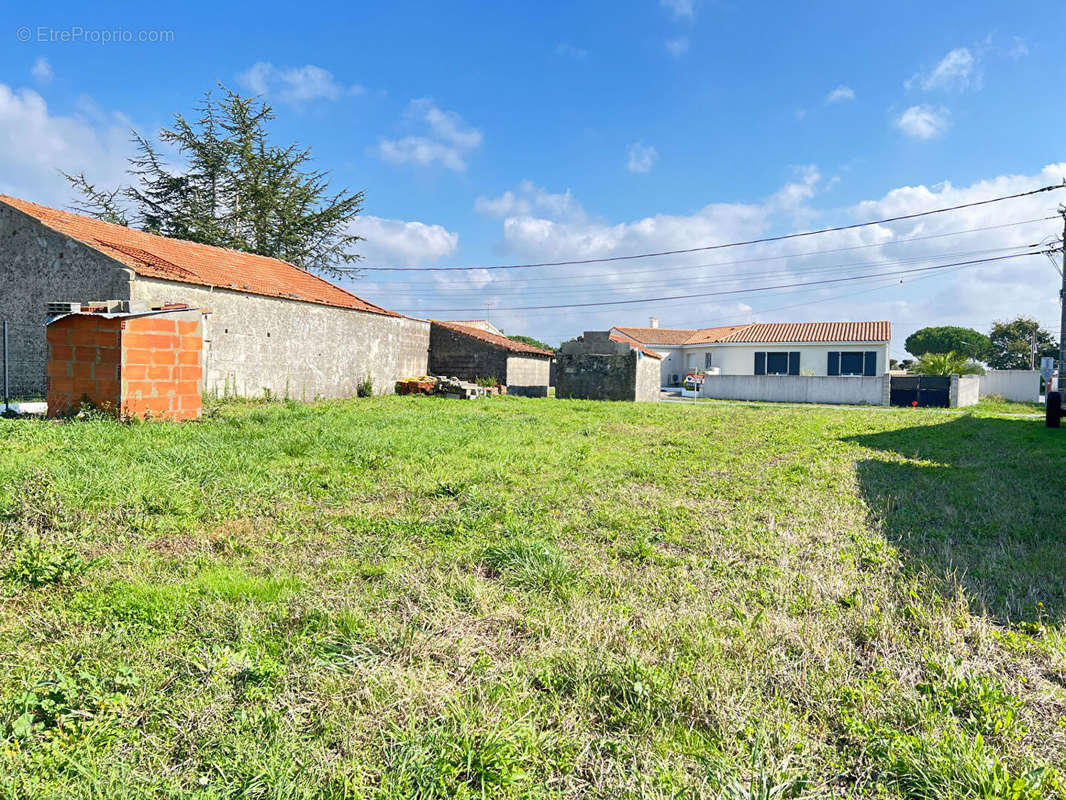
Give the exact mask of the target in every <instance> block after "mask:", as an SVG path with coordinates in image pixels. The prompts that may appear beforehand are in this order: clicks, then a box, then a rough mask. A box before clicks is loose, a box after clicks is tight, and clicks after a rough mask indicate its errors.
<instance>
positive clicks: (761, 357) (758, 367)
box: [755, 353, 766, 375]
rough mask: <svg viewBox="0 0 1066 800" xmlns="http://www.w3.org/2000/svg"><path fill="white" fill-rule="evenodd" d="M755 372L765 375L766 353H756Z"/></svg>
mask: <svg viewBox="0 0 1066 800" xmlns="http://www.w3.org/2000/svg"><path fill="white" fill-rule="evenodd" d="M755 374H756V375H765V374H766V353H756V354H755Z"/></svg>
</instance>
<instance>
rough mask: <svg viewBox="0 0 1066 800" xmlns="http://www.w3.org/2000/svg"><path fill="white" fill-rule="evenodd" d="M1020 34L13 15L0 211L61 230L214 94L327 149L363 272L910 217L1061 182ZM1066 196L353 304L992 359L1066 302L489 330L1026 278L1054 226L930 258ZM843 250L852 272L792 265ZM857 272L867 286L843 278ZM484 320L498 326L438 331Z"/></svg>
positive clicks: (587, 22) (390, 292)
mask: <svg viewBox="0 0 1066 800" xmlns="http://www.w3.org/2000/svg"><path fill="white" fill-rule="evenodd" d="M1006 8H1007V7H1006V6H1004V5H1003V4H1002V3H994V2H987V3H980V2H969V3H947V2H945V3H935V4H930V3H917V2H915V3H906V2H897V3H892V4H880V5H875V4H868V3H845V2H840V3H829V2H825V3H818V4H806V3H803V4H798V3H764V4H759V5H755V4H749V3H715V2H698V1H696V0H670V2H666V1H665V0H664V2H657V1H656V0H645V1H644V2H624V3H620V2H612V3H580V4H569V3H568V4H558V5H554V6H553V5H548V4H543V3H536V4H534V3H530V4H525V5H521V4H515V3H500V4H472V3H455V2H453V3H447V4H444V3H382V4H373V5H360V4H353V3H344V4H335V5H331V4H316V5H310V4H308V5H306V6H300V7H296V6H293V4H291V3H287V4H269V3H265V4H261V5H260V6H258V8H257V9H256V11H255V13H254V15H252V14H250V13H249V12H248V11H246V10H238V9H232V10H230V9H226V8H223V7H222V4H210V5H208V4H204V3H195V2H193V3H187V4H184V5H182V6H180V7H179V6H174V5H172V6H166V7H162V6H155V5H149V4H143V3H140V4H113V5H111V6H110V8H109V9H108V10H106V11H95V10H93V11H86V10H85V6H84V4H78V5H74V4H68V3H63V2H59V3H52V4H49V6H48V7H47V9H45V10H36V9H33V8H31V7H29V6H22V7H21V8H15V7H12V6H11V5H9V6H8V7H7V8H6V9H5V10H4V11H3V12H0V19H2V22H0V37H6V38H7V46H6V47H4V48H2V50H0V142H3V143H4V145H5V146H4V147H3V148H2V149H3V151H4V152H3V154H0V191H4V192H8V193H11V194H16V195H19V196H22V197H26V198H28V199H32V200H38V201H40V202H45V203H50V204H55V205H61V206H62V205H66V204H68V203H69V202H70V200H71V197H70V194H69V191H68V190H67V189H66V188H65V186H64V184H63V182H62V181H61V180H60V179H58V178H57V175H56V170H58V169H63V170H66V171H80V170H85V171H86V173H87V174H88V175H89V176H90V177H91V178H95V179H97V180H99V181H100V182H101V183H104V184H108V183H114V182H116V181H121V180H122V179H123V168H124V162H125V158H126V156H127V155H128V154H129V151H130V147H129V143H128V137H127V130H128V128H129V127H131V126H133V127H136V128H137V129H139V130H142V131H149V132H150V131H152V130H154V129H156V128H158V127H159V126H160V125H162V124H165V123H167V122H168V120H169V117H170V115H171V114H172V113H173V112H175V111H188V110H189V109H190V108H191V106H192V105H193V104H194V103H195V102H196V100H197V97H198V95H199V94H200V93H202V92H203V91H205V90H207V89H209V88H211V87H212V86H214V84H215V83H216V82H218V81H221V82H223V83H224V84H226V85H227V86H230V87H231V88H234V89H238V90H241V91H244V92H257V93H262V94H263V95H264V96H265V97H266V98H267V99H268V100H270V102H272V103H273V104H274V105H275V107H276V110H277V114H278V119H277V121H276V124H275V129H274V130H275V132H276V135H277V136H278V137H279V138H280V139H282V140H286V139H298V140H299V141H301V142H303V143H305V144H309V145H311V146H312V147H313V151H314V153H315V155H316V156H317V160H318V164H319V165H320V166H321V167H324V168H327V169H330V170H331V171H332V174H333V176H334V180H335V181H336V183H337V184H338V185H346V186H350V187H352V188H355V189H365V190H366V191H367V203H366V207H365V214H366V218H365V219H364V220H363V221H362V222H361V223H360V224H359V226H358V227H357V230H358V232H359V233H361V234H363V235H365V236H366V237H367V242H366V243H365V247H364V252H365V255H366V256H367V259H366V262H365V263H366V265H367V266H398V265H431V264H434V265H482V264H494V263H508V262H514V261H520V262H525V261H529V260H538V261H539V260H568V259H571V258H586V257H609V256H615V255H626V254H629V253H634V252H647V251H653V250H663V249H674V248H683V247H694V246H700V245H704V244H715V243H719V242H723V241H733V240H736V239H743V238H750V237H752V236H764V235H771V234H776V233H786V232H789V231H792V230H797V229H803V228H811V227H822V226H824V225H833V224H840V223H848V222H854V221H860V220H864V219H870V218H878V217H881V216H888V215H891V214H895V213H908V212H912V211H920V210H924V209H925V208H929V207H936V206H940V205H951V204H953V203H955V202H965V201H967V200H974V199H982V198H983V197H987V196H992V195H995V194H1001V193H1006V192H1009V191H1018V190H1019V189H1025V188H1032V187H1035V186H1038V185H1041V184H1043V183H1048V182H1059V181H1060V180H1061V179H1062V177H1063V176H1064V175H1066V165H1064V164H1063V163H1062V162H1064V161H1066V151H1064V148H1063V145H1062V142H1063V141H1064V140H1063V136H1062V134H1061V133H1060V132H1059V131H1061V130H1062V128H1063V125H1062V123H1063V122H1064V119H1063V117H1064V112H1063V110H1062V104H1061V103H1058V102H1056V101H1055V98H1056V97H1058V95H1059V94H1060V93H1061V81H1062V67H1061V64H1062V59H1061V47H1060V46H1058V45H1057V42H1056V34H1057V32H1058V31H1059V30H1061V29H1062V27H1063V23H1066V7H1064V6H1063V4H1062V3H1060V2H1047V3H1022V4H1015V5H1014V6H1012V7H1011V8H1010V11H1009V12H1007V11H1006ZM106 37H112V38H132V39H134V40H136V39H139V38H142V37H146V38H148V39H151V40H153V41H147V42H141V41H110V42H107V41H100V40H101V39H104V38H106ZM27 38H28V39H29V41H22V40H23V39H27ZM70 39H74V40H73V41H71V40H70ZM159 39H162V41H158V40H159ZM1061 195H1062V196H1061V197H1059V196H1058V195H1056V194H1054V193H1052V194H1044V195H1038V196H1037V197H1036V198H1034V199H1032V200H1026V201H1020V202H1016V203H1012V204H1002V205H1001V206H994V207H991V208H986V209H982V210H979V211H973V212H966V213H960V214H955V215H942V216H941V217H937V218H935V219H933V220H926V221H924V222H922V223H920V224H918V223H911V224H907V225H896V226H882V227H880V228H877V229H868V230H863V231H860V232H857V233H849V234H841V235H833V236H827V237H820V238H818V239H817V240H814V239H812V240H804V241H803V243H802V245H800V244H794V243H790V244H788V245H787V246H786V245H778V246H767V247H761V248H744V249H743V250H742V251H739V250H738V251H728V253H723V254H715V255H714V256H713V257H710V256H708V255H707V254H704V255H703V256H693V257H688V258H671V259H656V260H648V261H645V262H616V263H614V264H607V265H599V266H590V267H574V266H571V267H560V268H551V269H540V270H528V271H515V272H512V273H506V274H505V273H503V272H473V273H465V274H461V275H460V274H440V273H391V274H390V273H367V274H366V277H365V278H364V279H363V280H361V281H359V282H358V284H357V285H356V287H355V291H357V292H358V293H360V294H363V295H364V296H366V297H367V298H368V299H371V300H373V301H375V302H379V303H381V304H383V305H386V306H389V307H392V308H397V309H401V310H404V311H407V312H410V313H414V314H418V315H423V314H424V315H429V316H437V317H442V318H448V317H453V318H456V317H457V318H462V317H472V316H486V315H487V316H489V317H490V318H491V319H492V320H493V321H494V322H496V324H498V325H500V326H502V327H504V328H505V329H506V330H507V331H508V332H514V333H519V332H523V333H528V334H531V335H534V336H538V337H539V338H543V339H547V340H549V341H552V342H558V341H560V340H562V339H566V338H570V337H571V336H574V335H577V334H579V333H580V332H581V331H582V330H584V329H587V328H605V327H609V326H610V325H611V324H643V323H644V322H645V321H646V319H647V317H648V316H652V315H654V316H658V317H659V318H660V319H661V320H662V324H663V325H672V326H679V327H680V326H697V325H709V324H715V323H719V322H745V321H749V320H753V319H764V320H775V319H779V320H790V319H861V318H888V319H891V320H892V321H893V323H894V325H895V331H894V338H895V340H896V341H895V344H894V347H893V354H894V355H897V356H900V355H902V341H903V338H904V337H905V336H906V334H907V333H909V332H910V331H911V330H913V329H915V328H916V327H919V326H921V325H924V324H942V323H961V324H971V325H974V326H976V327H979V328H981V329H987V327H988V325H989V324H990V323H991V321H992V320H993V319H997V318H1005V317H1008V316H1011V315H1014V314H1016V313H1028V314H1030V315H1033V316H1036V317H1037V318H1039V319H1040V320H1042V321H1043V322H1045V323H1048V324H1051V323H1053V322H1055V321H1056V320H1057V318H1058V302H1057V292H1056V281H1057V275H1056V274H1055V272H1054V270H1053V269H1052V268H1051V266H1050V264H1048V263H1047V260H1046V259H1044V258H1042V257H1030V258H1024V259H1018V260H1014V261H1009V262H1002V263H997V264H994V265H989V266H986V267H979V268H971V269H966V270H957V271H949V272H946V273H943V274H941V273H936V274H933V275H928V274H924V273H918V275H906V276H902V275H901V276H899V277H898V278H896V279H895V281H894V282H893V278H892V277H891V276H889V277H885V278H883V279H881V280H878V281H866V282H859V283H855V284H844V285H842V286H841V285H834V286H831V287H826V288H823V289H820V290H814V289H807V290H805V291H802V292H799V291H777V292H772V293H766V292H763V293H757V292H750V293H738V294H735V295H729V296H726V297H720V298H705V299H700V300H693V301H686V302H675V301H668V302H652V303H631V304H627V305H620V306H615V307H605V308H593V309H556V310H531V311H506V310H496V309H506V308H510V307H513V306H525V305H551V304H568V303H579V302H599V301H609V300H620V299H624V300H640V299H642V298H646V297H653V296H663V295H675V294H686V293H698V292H707V291H714V290H716V289H724V290H733V289H749V288H751V287H754V286H759V285H765V284H767V283H768V282H769V283H773V284H776V283H787V282H796V281H800V280H803V279H805V277H806V276H812V275H813V276H814V277H816V278H817V277H821V276H822V275H823V274H824V275H829V274H830V273H820V272H816V270H818V269H820V268H834V269H835V270H836V271H835V272H833V273H832V275H833V276H838V275H845V274H862V273H865V272H870V271H885V270H890V269H891V268H892V266H893V265H898V264H899V263H900V262H901V261H903V260H907V262H908V264H911V265H918V266H925V265H929V264H934V263H938V262H937V259H940V260H941V262H942V263H946V262H947V261H951V260H957V259H959V258H964V257H977V256H968V255H967V256H961V255H954V254H970V253H979V252H980V253H988V254H1000V253H1010V252H1015V251H1013V250H1010V248H1013V247H1016V246H1018V245H1022V244H1026V243H1030V242H1031V241H1038V240H1040V239H1041V238H1043V237H1045V236H1048V235H1051V234H1052V233H1054V232H1055V231H1056V230H1057V227H1058V226H1057V225H1056V224H1055V223H1053V222H1043V223H1029V224H1027V225H1018V226H1011V227H1008V228H998V229H996V230H985V231H973V232H971V233H968V234H960V235H959V236H944V237H939V234H941V233H955V232H958V231H961V230H970V229H972V228H987V227H989V226H991V225H1000V224H1004V223H1008V222H1017V221H1020V220H1026V219H1033V218H1037V217H1040V216H1046V215H1047V214H1048V213H1051V212H1053V211H1054V208H1055V204H1056V203H1057V202H1060V201H1062V200H1066V192H1063V193H1061ZM930 235H937V236H938V237H939V238H936V239H929V238H927V237H928V236H930ZM914 237H919V238H918V240H916V241H911V239H913V238H914ZM874 245H876V246H874ZM882 245H883V246H882ZM842 247H851V248H859V249H858V250H850V251H847V252H838V253H833V254H826V253H824V252H821V253H816V254H814V255H806V256H802V255H797V254H799V253H805V252H810V251H812V250H820V251H824V250H832V249H836V250H839V249H840V248H842ZM767 259H773V260H767ZM922 259H924V260H922ZM726 260H729V261H730V262H732V261H744V262H745V263H740V264H738V263H722V262H723V261H726ZM707 263H711V264H713V265H712V266H706V267H705V266H700V265H703V264H707ZM853 264H854V265H864V266H855V267H851V268H850V269H851V272H849V271H848V269H849V265H853ZM886 274H887V273H886ZM919 276H920V277H921V280H916V278H917V277H919ZM899 280H902V281H903V282H902V283H900V282H899ZM845 295H847V296H845ZM470 308H480V309H485V308H487V309H488V310H487V311H481V312H480V313H479V312H476V311H466V310H463V311H456V312H455V313H448V309H470ZM775 309H776V310H775Z"/></svg>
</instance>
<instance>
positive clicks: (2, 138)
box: [0, 84, 132, 207]
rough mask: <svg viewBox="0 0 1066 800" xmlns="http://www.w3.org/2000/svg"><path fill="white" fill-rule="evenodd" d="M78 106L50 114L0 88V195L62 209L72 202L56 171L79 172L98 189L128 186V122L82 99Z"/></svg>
mask: <svg viewBox="0 0 1066 800" xmlns="http://www.w3.org/2000/svg"><path fill="white" fill-rule="evenodd" d="M78 105H79V109H81V110H80V111H79V113H76V114H73V115H57V114H53V113H52V112H51V111H50V110H49V108H48V104H47V103H46V102H45V100H44V98H43V97H42V96H41V95H40V94H38V93H37V92H35V91H33V90H31V89H12V88H11V87H8V86H5V85H4V84H0V192H5V193H7V194H11V195H14V196H16V197H22V198H24V199H27V200H34V201H37V202H40V203H44V204H46V205H53V206H59V207H65V206H67V205H69V204H70V202H71V201H72V200H74V199H75V198H74V193H73V190H72V189H71V188H70V185H69V184H68V183H67V181H66V180H65V179H64V178H63V176H62V175H60V174H59V171H60V170H62V171H63V172H68V173H78V172H82V171H84V172H85V173H86V176H87V177H88V178H89V179H90V180H91V181H94V182H97V183H98V184H99V185H100V186H101V187H108V188H111V187H114V186H118V185H119V184H121V183H124V182H125V181H127V180H128V175H126V168H127V158H128V156H130V155H132V148H131V145H130V142H129V130H130V127H131V124H130V121H129V119H128V118H126V117H125V116H123V115H121V114H117V113H107V112H104V111H102V110H99V108H98V107H96V106H95V104H94V103H93V102H92V101H91V100H89V99H87V98H83V99H82V100H81V101H79V104H78Z"/></svg>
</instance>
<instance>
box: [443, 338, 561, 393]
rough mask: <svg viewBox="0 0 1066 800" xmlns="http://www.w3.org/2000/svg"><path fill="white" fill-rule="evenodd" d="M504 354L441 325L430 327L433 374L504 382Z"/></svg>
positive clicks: (505, 353)
mask: <svg viewBox="0 0 1066 800" xmlns="http://www.w3.org/2000/svg"><path fill="white" fill-rule="evenodd" d="M507 355H508V352H507V350H505V349H503V348H502V347H497V346H496V345H493V344H489V343H488V342H482V341H480V340H479V339H474V338H473V337H471V336H464V335H463V334H461V333H458V332H457V331H453V330H452V329H450V328H446V327H444V326H443V325H432V326H431V330H430V334H429V371H430V372H431V373H433V374H434V375H444V376H448V377H452V378H461V379H462V380H464V381H474V380H477V379H478V378H495V379H496V382H497V383H502V384H505V385H506V384H507ZM545 383H547V381H545Z"/></svg>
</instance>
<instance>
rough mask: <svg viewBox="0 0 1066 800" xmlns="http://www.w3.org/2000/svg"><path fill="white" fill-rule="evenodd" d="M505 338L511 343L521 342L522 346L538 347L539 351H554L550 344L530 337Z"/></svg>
mask: <svg viewBox="0 0 1066 800" xmlns="http://www.w3.org/2000/svg"><path fill="white" fill-rule="evenodd" d="M507 338H508V339H510V340H511V341H512V342H521V343H522V344H528V345H530V346H531V347H539V348H540V349H541V350H551V351H554V350H555V348H554V347H552V346H551V345H550V344H545V343H544V342H542V341H540V339H534V338H533V337H532V336H508V337H507Z"/></svg>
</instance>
